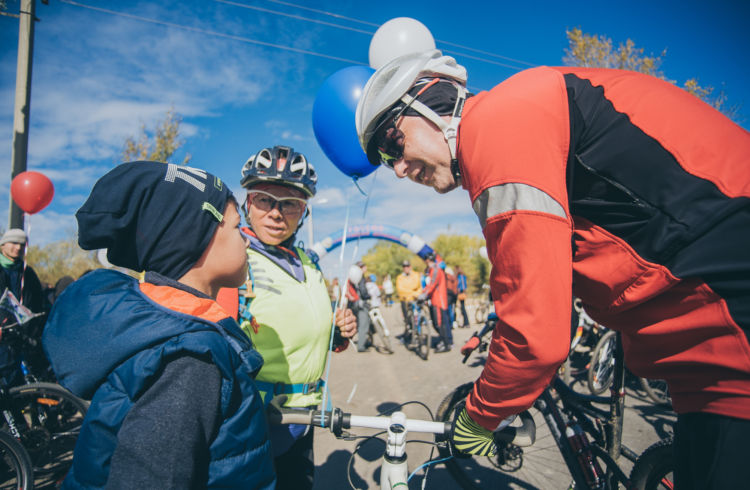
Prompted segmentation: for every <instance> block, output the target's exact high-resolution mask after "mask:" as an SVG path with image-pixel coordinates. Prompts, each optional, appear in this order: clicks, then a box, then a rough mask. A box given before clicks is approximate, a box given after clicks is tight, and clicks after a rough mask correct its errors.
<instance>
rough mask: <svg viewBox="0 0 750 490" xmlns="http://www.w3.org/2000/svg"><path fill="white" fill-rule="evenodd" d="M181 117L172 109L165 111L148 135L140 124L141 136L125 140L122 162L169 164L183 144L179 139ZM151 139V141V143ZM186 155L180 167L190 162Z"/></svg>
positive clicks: (188, 155) (188, 156)
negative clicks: (141, 161)
mask: <svg viewBox="0 0 750 490" xmlns="http://www.w3.org/2000/svg"><path fill="white" fill-rule="evenodd" d="M181 123H182V117H180V116H179V115H178V114H175V112H174V109H170V110H168V111H167V113H166V115H165V116H164V119H163V120H162V121H161V122H159V123H157V125H156V128H155V129H154V131H152V132H151V134H149V132H148V131H147V130H146V126H145V124H141V134H140V135H139V136H138V140H137V141H136V140H135V139H134V138H133V137H130V138H128V139H127V140H125V148H124V149H123V152H122V161H123V162H130V161H133V160H151V161H154V162H164V163H167V162H169V159H170V158H171V157H172V155H174V153H175V152H176V151H177V150H178V149H180V148H181V147H182V145H183V144H184V143H185V141H184V140H183V139H181V138H180V124H181ZM152 137H153V141H152ZM190 158H191V157H190V154H189V153H187V154H186V155H185V158H184V159H183V160H182V165H186V164H187V163H188V162H189V161H190Z"/></svg>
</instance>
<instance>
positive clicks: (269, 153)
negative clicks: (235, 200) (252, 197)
mask: <svg viewBox="0 0 750 490" xmlns="http://www.w3.org/2000/svg"><path fill="white" fill-rule="evenodd" d="M260 182H268V183H271V184H279V185H285V186H288V187H292V188H295V189H299V190H301V191H302V192H304V194H305V196H307V197H308V198H310V197H313V196H314V195H315V184H316V183H317V182H318V175H317V174H316V173H315V167H313V166H312V164H311V163H309V162H308V161H307V158H305V155H303V154H302V153H296V152H295V151H294V149H293V148H291V147H289V146H274V147H273V148H263V149H262V150H260V151H259V152H258V153H256V154H254V155H253V156H251V157H250V158H248V159H247V162H245V165H243V166H242V180H241V181H240V184H242V187H244V188H245V189H250V188H251V187H253V186H254V185H256V184H258V183H260Z"/></svg>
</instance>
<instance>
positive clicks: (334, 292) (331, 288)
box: [328, 277, 341, 310]
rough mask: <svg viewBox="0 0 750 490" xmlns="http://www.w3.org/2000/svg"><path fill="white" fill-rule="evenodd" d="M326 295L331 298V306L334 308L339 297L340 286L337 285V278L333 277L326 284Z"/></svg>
mask: <svg viewBox="0 0 750 490" xmlns="http://www.w3.org/2000/svg"><path fill="white" fill-rule="evenodd" d="M328 297H330V298H331V308H333V309H334V310H335V309H336V304H338V301H339V298H340V297H341V286H339V278H338V277H334V278H333V279H331V282H330V283H329V284H328Z"/></svg>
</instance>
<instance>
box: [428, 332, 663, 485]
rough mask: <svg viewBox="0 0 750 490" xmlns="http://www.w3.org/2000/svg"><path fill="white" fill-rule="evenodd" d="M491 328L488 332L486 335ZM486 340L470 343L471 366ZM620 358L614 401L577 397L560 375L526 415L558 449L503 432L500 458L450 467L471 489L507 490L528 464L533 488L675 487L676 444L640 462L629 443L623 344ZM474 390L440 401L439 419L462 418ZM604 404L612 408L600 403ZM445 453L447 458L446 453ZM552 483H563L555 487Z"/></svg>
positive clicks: (456, 461) (467, 387) (465, 460)
mask: <svg viewBox="0 0 750 490" xmlns="http://www.w3.org/2000/svg"><path fill="white" fill-rule="evenodd" d="M490 321H491V320H488V322H490ZM491 330H492V329H488V328H485V329H483V332H484V333H483V334H482V336H483V335H486V333H488V332H489V331H491ZM482 336H479V335H478V334H477V336H475V337H472V339H470V342H467V346H466V350H467V351H468V353H467V355H466V357H465V358H464V362H465V361H466V359H468V357H469V355H470V354H471V352H472V351H474V350H476V349H479V350H482V347H480V346H482V344H485V345H484V348H485V349H486V342H487V341H486V340H484V339H482ZM476 338H479V341H476V340H475V339H476ZM615 359H616V363H615V368H614V376H613V380H614V382H613V389H612V391H611V396H609V397H597V396H592V395H585V394H581V393H577V392H575V391H574V390H573V389H571V388H570V387H569V386H568V385H567V384H566V383H565V382H563V380H562V379H561V378H559V377H558V376H555V378H553V381H552V383H551V384H550V385H549V386H548V387H547V388H546V389H545V390H544V391H543V392H542V394H541V396H540V397H539V398H538V399H537V400H536V402H535V403H534V410H533V412H534V413H533V414H532V412H531V411H526V412H524V413H523V417H521V418H522V419H525V421H528V420H529V419H530V420H532V421H533V423H534V425H535V426H536V425H538V424H541V423H546V425H547V427H548V429H549V435H548V436H545V438H544V439H545V440H547V441H548V440H549V439H552V440H553V441H554V443H555V444H554V445H553V446H549V445H548V446H545V447H542V446H543V441H541V440H536V441H533V444H532V445H531V446H530V447H528V448H524V447H521V445H519V444H516V443H508V442H507V441H505V440H503V438H502V437H499V436H498V433H496V435H495V442H496V444H497V445H498V453H497V455H496V456H494V457H469V456H465V457H455V458H452V459H449V460H447V461H446V462H445V465H446V466H447V468H448V470H449V471H450V472H451V474H452V475H453V477H454V478H455V479H456V481H457V482H458V483H459V484H460V485H461V487H462V488H465V489H479V488H482V489H485V488H498V487H500V486H502V485H505V486H507V484H508V483H509V482H510V481H516V482H517V481H518V480H517V479H515V478H514V477H513V476H512V473H514V472H516V471H518V470H520V469H521V467H525V468H526V469H529V468H530V469H531V471H526V472H525V475H526V476H528V477H529V478H534V481H529V482H528V483H530V484H533V485H534V486H536V487H539V488H556V487H559V478H560V477H561V476H565V475H569V476H570V478H572V483H571V486H570V488H573V487H575V488H576V489H605V488H617V487H618V485H619V484H622V485H623V486H624V487H625V488H635V489H639V490H640V489H655V488H672V487H671V485H672V469H673V467H674V461H673V460H672V459H671V458H672V457H671V452H670V450H671V441H670V440H664V441H659V442H658V443H657V444H655V445H654V446H652V448H656V447H658V448H670V449H659V450H657V449H652V448H649V449H648V450H646V451H645V452H644V453H643V454H642V455H641V456H640V457H638V456H637V455H636V454H635V453H634V452H633V451H632V450H630V449H629V448H627V447H626V446H624V445H622V441H621V437H622V423H623V419H622V417H623V411H624V362H623V358H622V349H621V346H619V343H618V347H617V352H616V355H615ZM473 386H474V383H466V384H464V385H461V386H459V387H458V388H456V389H455V390H453V391H452V392H451V393H450V394H448V396H446V397H445V399H444V400H443V401H442V402H441V403H440V406H439V407H438V410H437V413H436V417H437V418H438V419H439V420H443V421H450V420H453V417H454V415H455V413H456V412H457V411H458V410H461V409H462V408H463V405H464V403H465V400H466V397H467V395H468V394H469V392H470V391H471V390H472V389H473ZM600 404H603V405H605V406H606V407H607V408H606V409H602V408H600V407H599V406H597V405H600ZM524 423H527V422H524ZM514 424H515V423H514ZM513 426H514V425H513V424H512V425H511V428H512V427H513ZM506 430H507V429H506ZM441 451H442V453H443V455H446V456H447V453H446V452H445V451H446V450H445V449H442V450H441ZM555 453H556V454H558V455H559V456H560V457H561V459H562V461H560V462H559V463H556V462H555V461H557V460H558V459H559V458H558V457H557V456H555ZM621 455H622V456H624V457H625V458H626V459H628V460H630V461H632V462H633V463H634V466H633V468H632V471H631V472H630V476H629V477H628V476H627V475H626V474H625V472H624V471H623V469H622V468H621V467H620V466H619V465H618V459H619V458H620V456H621ZM552 478H555V479H556V480H557V482H553V481H552V480H551V479H552ZM524 483H525V482H524Z"/></svg>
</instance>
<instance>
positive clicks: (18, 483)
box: [0, 431, 34, 490]
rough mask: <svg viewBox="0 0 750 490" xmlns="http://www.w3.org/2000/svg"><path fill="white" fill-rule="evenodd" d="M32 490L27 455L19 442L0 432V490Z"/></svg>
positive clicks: (30, 471) (31, 472) (32, 485)
mask: <svg viewBox="0 0 750 490" xmlns="http://www.w3.org/2000/svg"><path fill="white" fill-rule="evenodd" d="M30 488H34V471H33V470H32V467H31V459H30V458H29V454H28V453H27V452H26V450H25V449H24V448H23V446H22V445H21V443H20V442H18V441H17V440H15V439H14V438H13V436H11V435H10V434H7V433H6V432H2V431H0V489H2V490H27V489H30Z"/></svg>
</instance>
